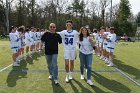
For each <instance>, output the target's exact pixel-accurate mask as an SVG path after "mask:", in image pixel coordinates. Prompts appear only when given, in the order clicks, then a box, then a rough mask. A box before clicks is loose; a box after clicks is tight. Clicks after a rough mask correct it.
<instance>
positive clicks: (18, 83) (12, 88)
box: [0, 41, 140, 93]
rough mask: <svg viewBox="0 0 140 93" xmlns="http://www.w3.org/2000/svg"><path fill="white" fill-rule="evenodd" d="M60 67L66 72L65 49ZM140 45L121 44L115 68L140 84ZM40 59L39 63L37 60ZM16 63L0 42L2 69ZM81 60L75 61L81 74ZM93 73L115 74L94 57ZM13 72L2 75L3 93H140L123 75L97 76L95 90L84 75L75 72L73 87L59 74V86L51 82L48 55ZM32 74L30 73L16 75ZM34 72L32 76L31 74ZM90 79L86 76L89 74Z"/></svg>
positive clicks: (30, 59)
mask: <svg viewBox="0 0 140 93" xmlns="http://www.w3.org/2000/svg"><path fill="white" fill-rule="evenodd" d="M59 50H60V51H59V56H58V67H59V70H64V59H63V47H62V46H61V45H60V47H59ZM139 55H140V43H137V42H135V43H128V45H125V46H122V45H121V44H120V43H118V44H117V46H116V50H115V61H114V63H115V65H117V67H118V68H119V69H121V70H122V71H124V72H126V73H127V74H128V75H130V76H131V77H132V78H134V79H136V80H137V81H139V82H140V68H139V66H140V63H139V61H140V57H139ZM37 58H39V60H37ZM11 63H12V58H11V50H10V48H9V42H8V41H0V69H2V68H4V67H6V66H8V65H10V64H11ZM79 66H80V64H79V57H78V55H77V59H76V61H75V70H79ZM92 68H93V70H114V68H111V67H107V66H106V64H104V62H103V61H101V60H99V59H98V58H97V57H96V56H95V55H94V56H93V66H92ZM6 70H9V71H10V72H0V78H1V79H0V93H139V91H140V88H139V87H138V86H136V85H135V84H134V83H132V82H131V81H129V80H128V79H127V78H125V77H123V76H122V75H121V74H120V73H119V72H93V73H92V80H93V81H94V84H95V86H89V85H88V84H87V83H86V80H81V79H80V72H74V73H73V77H74V80H72V81H71V82H70V83H66V82H65V75H66V73H65V72H59V82H60V85H59V86H56V85H54V83H53V82H52V81H51V80H49V79H48V75H49V74H48V72H33V70H38V71H39V70H40V71H43V70H48V69H47V64H46V60H45V57H44V55H41V56H40V55H38V54H35V55H33V56H31V57H28V58H27V59H24V60H23V61H22V62H21V67H14V68H12V67H9V68H7V69H6ZM14 70H29V72H25V71H23V72H13V71H14ZM31 70H32V72H30V71H31ZM85 76H86V73H85Z"/></svg>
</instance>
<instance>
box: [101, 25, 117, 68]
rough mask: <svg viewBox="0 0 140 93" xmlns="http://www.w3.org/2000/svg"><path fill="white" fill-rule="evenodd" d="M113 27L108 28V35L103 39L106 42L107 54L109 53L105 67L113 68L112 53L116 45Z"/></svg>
mask: <svg viewBox="0 0 140 93" xmlns="http://www.w3.org/2000/svg"><path fill="white" fill-rule="evenodd" d="M114 30H115V29H114V27H111V28H110V34H109V35H108V36H106V35H104V38H105V39H106V40H107V42H108V45H107V52H108V53H109V62H108V63H109V65H107V66H113V53H114V48H115V43H116V34H115V33H114Z"/></svg>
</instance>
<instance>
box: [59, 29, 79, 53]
mask: <svg viewBox="0 0 140 93" xmlns="http://www.w3.org/2000/svg"><path fill="white" fill-rule="evenodd" d="M58 34H60V36H61V38H62V44H63V47H64V51H69V50H70V51H76V48H77V43H78V40H79V39H78V38H79V33H78V32H77V31H76V30H71V31H67V30H63V31H61V32H58Z"/></svg>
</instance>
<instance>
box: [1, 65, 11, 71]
mask: <svg viewBox="0 0 140 93" xmlns="http://www.w3.org/2000/svg"><path fill="white" fill-rule="evenodd" d="M12 65H13V64H10V65H9V66H7V67H5V68H3V69H1V70H0V72H2V71H3V70H5V69H7V68H9V67H11V66H12Z"/></svg>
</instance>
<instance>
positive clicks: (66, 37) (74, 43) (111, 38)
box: [9, 20, 116, 85]
mask: <svg viewBox="0 0 140 93" xmlns="http://www.w3.org/2000/svg"><path fill="white" fill-rule="evenodd" d="M20 28H23V30H24V29H25V27H20ZM20 28H19V29H20ZM19 29H18V30H19ZM34 29H35V28H34ZM18 30H16V28H15V27H11V33H10V34H9V36H10V42H11V49H12V51H13V61H14V63H13V66H18V60H19V57H18V56H19V54H20V52H19V51H20V48H19V41H21V45H22V37H24V40H25V44H24V46H26V56H29V55H30V54H32V52H33V51H39V50H40V49H41V47H42V45H43V44H44V46H45V55H46V56H45V57H46V61H47V65H48V70H49V77H48V78H49V79H53V80H54V83H55V84H59V81H58V62H57V58H58V51H59V50H58V45H59V44H61V43H62V45H63V49H64V60H65V70H66V78H65V81H66V82H69V81H70V80H72V79H73V76H72V72H73V69H74V60H75V59H76V52H77V48H78V47H79V58H80V72H81V79H84V68H86V70H87V83H88V84H89V85H93V82H92V81H91V72H92V62H93V50H94V51H95V53H96V55H97V56H99V57H100V59H102V60H104V61H105V62H106V63H108V66H113V52H114V48H115V41H116V34H115V33H114V30H115V29H114V28H113V27H110V28H103V27H102V28H101V29H100V30H96V29H94V30H93V32H91V31H90V29H89V28H88V27H87V26H84V27H81V28H80V30H79V31H77V30H73V21H71V20H67V21H66V30H63V31H61V32H56V25H55V23H50V25H49V29H48V30H47V31H43V32H42V31H40V30H38V31H37V30H32V29H30V31H29V29H28V31H27V33H28V35H27V34H26V33H25V34H22V35H18V34H19V32H20V31H19V32H18ZM26 30H27V29H26ZM26 30H25V31H26ZM37 32H38V34H36V33H37ZM31 33H34V34H31ZM26 39H29V40H30V43H29V42H28V41H26ZM33 40H34V41H33ZM36 40H37V41H38V42H37V43H36V42H35V41H36ZM28 47H30V51H28V50H29V48H28Z"/></svg>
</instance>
